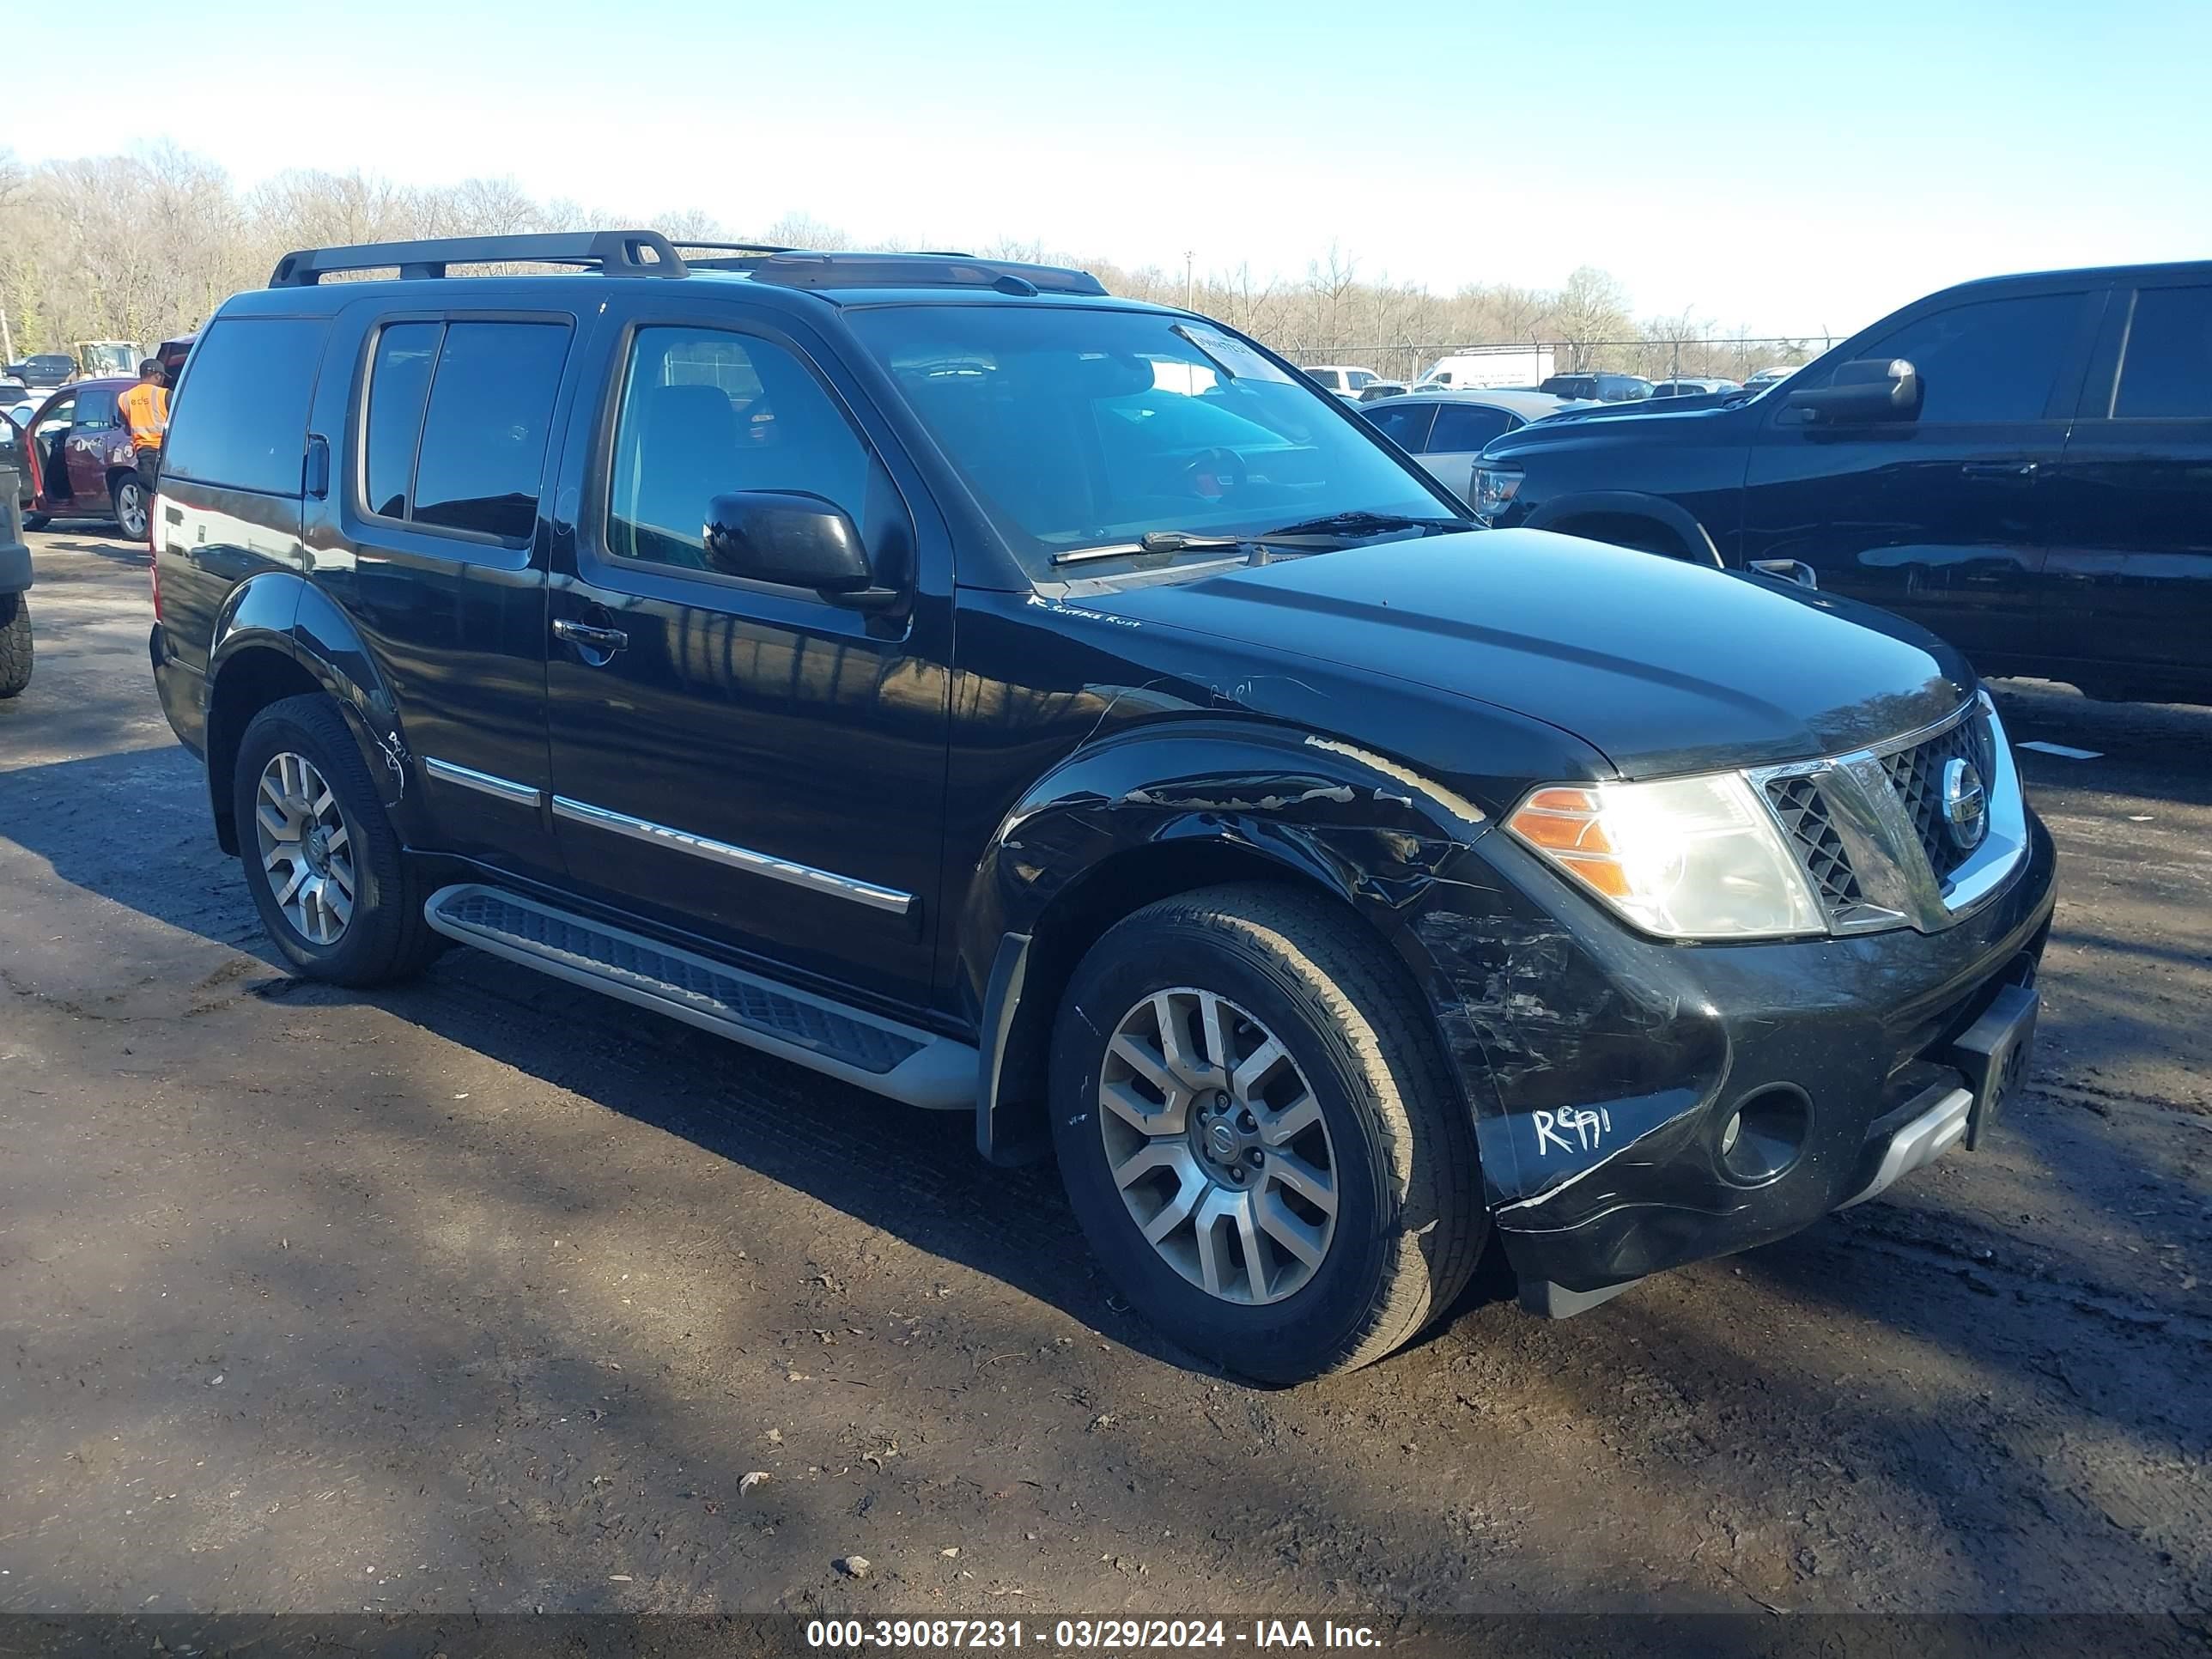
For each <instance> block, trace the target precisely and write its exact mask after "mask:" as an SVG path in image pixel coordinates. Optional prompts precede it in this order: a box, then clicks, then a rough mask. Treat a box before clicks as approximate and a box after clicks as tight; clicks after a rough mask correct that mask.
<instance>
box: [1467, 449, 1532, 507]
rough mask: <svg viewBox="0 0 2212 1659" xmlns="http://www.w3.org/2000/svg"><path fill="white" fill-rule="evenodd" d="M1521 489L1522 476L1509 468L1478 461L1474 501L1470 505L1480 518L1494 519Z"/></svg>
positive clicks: (1475, 469)
mask: <svg viewBox="0 0 2212 1659" xmlns="http://www.w3.org/2000/svg"><path fill="white" fill-rule="evenodd" d="M1520 488H1521V474H1520V472H1519V471H1516V469H1514V468H1512V467H1508V466H1493V465H1486V464H1485V463H1483V462H1480V461H1478V462H1477V463H1476V464H1475V468H1474V500H1473V501H1470V502H1468V505H1469V506H1470V507H1474V510H1475V513H1476V514H1477V515H1478V516H1479V517H1481V518H1485V519H1494V518H1496V517H1497V516H1498V514H1499V513H1503V512H1504V510H1505V507H1506V503H1508V502H1509V501H1511V500H1512V499H1513V497H1514V495H1516V493H1517V492H1518V491H1519V489H1520Z"/></svg>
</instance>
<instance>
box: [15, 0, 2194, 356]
mask: <svg viewBox="0 0 2212 1659" xmlns="http://www.w3.org/2000/svg"><path fill="white" fill-rule="evenodd" d="M134 38H136V39H137V40H140V41H141V42H142V43H143V45H144V46H146V47H147V48H148V50H149V52H150V53H151V54H152V55H153V56H154V57H155V58H156V59H157V60H158V61H159V63H160V64H161V81H160V86H161V93H160V94H159V95H157V96H155V97H151V98H143V99H140V98H133V97H131V96H129V95H125V94H119V93H118V94H117V95H112V96H105V97H101V98H100V99H98V100H87V99H86V98H85V97H84V95H83V94H82V92H80V91H78V90H76V89H75V88H71V87H70V86H69V85H68V84H67V82H68V81H69V79H70V77H64V76H54V77H38V79H39V80H40V82H45V83H46V88H47V89H41V88H39V87H37V86H27V85H26V84H25V83H24V82H20V81H19V82H17V83H16V85H15V87H14V88H12V92H13V96H12V97H11V99H10V100H9V101H10V104H11V118H10V119H9V121H8V122H7V123H6V124H5V126H4V127H0V144H12V145H13V146H14V147H15V149H16V150H17V151H18V152H19V154H21V155H23V156H25V157H26V158H27V159H31V160H40V159H45V158H46V157H49V156H53V155H81V154H90V153H98V152H101V151H108V150H113V149H119V148H122V147H124V145H125V144H126V143H135V142H152V141H158V140H163V139H167V140H172V141H173V142H175V143H179V144H181V145H183V146H184V147H185V148H187V149H191V150H194V151H196V152H197V153H199V154H202V155H206V156H208V157H209V158H210V159H212V160H213V161H216V162H217V163H219V164H220V165H222V167H226V168H227V169H228V170H229V171H230V173H232V174H233V175H234V177H235V178H237V179H240V181H241V182H245V183H251V182H252V181H253V180H255V179H258V178H260V177H262V176H264V175H265V174H267V173H271V172H274V171H276V170H278V169H281V168H283V167H328V168H333V169H337V170H341V171H343V170H349V169H352V168H356V167H359V168H362V169H366V170H370V171H375V172H381V173H386V174H390V175H392V176H394V177H398V178H400V179H407V180H410V181H416V182H433V181H438V182H443V181H450V180H453V179H459V178H463V177H466V176H469V175H471V174H492V175H511V176H512V177H513V178H514V179H516V180H517V181H518V182H519V183H520V184H521V185H523V186H524V187H525V188H526V189H527V190H529V191H532V192H533V193H535V194H538V195H544V196H555V195H559V196H567V197H574V198H576V199H579V200H581V201H583V202H585V203H586V204H608V205H615V206H621V207H624V208H629V209H632V210H642V211H644V212H647V213H650V212H653V211H656V210H662V209H676V208H681V207H686V206H697V207H701V208H703V209H705V210H708V211H709V212H712V213H714V214H715V215H716V216H719V217H720V218H722V219H724V220H725V221H726V222H730V223H732V225H734V226H737V227H738V228H760V227H764V226H766V225H767V224H769V222H772V221H774V220H775V219H776V218H777V217H779V216H781V215H783V214H784V213H786V212H787V211H793V210H797V211H803V212H806V213H809V214H811V215H812V216H815V217H816V218H817V219H820V220H823V221H825V222H830V223H833V224H837V225H841V226H843V227H845V228H848V229H849V230H851V231H853V232H854V233H856V234H863V235H868V234H876V235H896V236H900V237H903V238H907V239H909V240H927V242H928V243H929V244H930V245H933V246H976V245H982V244H987V243H990V242H992V241H994V240H999V239H1000V238H1015V239H1019V240H1024V241H1029V240H1042V242H1043V243H1044V244H1045V245H1046V246H1048V247H1049V248H1054V249H1058V250H1062V251H1066V252H1073V253H1078V254H1090V253H1096V254H1098V255H1103V256H1105V257H1108V258H1113V259H1115V260H1117V261H1119V262H1121V263H1122V264H1144V263H1158V264H1163V265H1170V266H1173V267H1175V268H1178V269H1179V268H1180V267H1181V265H1182V257H1183V254H1184V252H1185V251H1186V250H1188V251H1191V252H1194V254H1195V256H1196V261H1197V264H1198V266H1199V268H1200V270H1228V269H1231V268H1233V267H1235V266H1237V264H1240V263H1249V265H1250V266H1251V268H1252V270H1254V272H1255V276H1260V277H1261V278H1264V277H1265V276H1267V274H1268V273H1270V272H1285V273H1290V274H1297V273H1298V272H1300V271H1303V270H1304V268H1305V265H1306V263H1307V261H1308V260H1309V259H1310V258H1313V257H1315V256H1316V255H1317V254H1321V253H1324V252H1326V251H1327V250H1328V246H1330V244H1331V243H1332V242H1334V244H1336V245H1337V246H1340V248H1342V249H1344V250H1345V251H1346V252H1348V253H1350V254H1351V255H1352V256H1354V257H1355V258H1357V260H1358V268H1359V270H1360V272H1361V274H1363V275H1365V276H1383V275H1388V276H1395V277H1399V278H1403V279H1406V280H1410V281H1415V282H1419V283H1426V284H1427V285H1429V286H1431V287H1432V288H1436V289H1449V288H1453V287H1455V286H1457V285H1458V284H1460V283H1464V282H1473V281H1511V282H1517V283H1527V284H1529V285H1537V286H1541V285H1553V284H1556V283H1558V282H1559V280H1560V279H1561V278H1562V277H1564V276H1565V274H1566V273H1567V271H1568V270H1571V269H1572V268H1573V267H1574V266H1576V265H1577V264H1597V265H1601V266H1603V267H1605V268H1606V269H1607V270H1611V271H1613V273H1614V274H1615V275H1616V276H1619V277H1620V278H1621V280H1622V281H1623V283H1626V286H1627V288H1628V289H1629V291H1630V293H1631V295H1632V298H1633V301H1634V303H1635V307H1636V309H1637V310H1638V313H1640V314H1657V313H1674V312H1678V311H1680V310H1683V309H1685V308H1691V309H1694V310H1695V311H1696V312H1697V313H1699V314H1701V315H1705V316H1708V317H1711V318H1713V319H1716V320H1717V321H1720V322H1722V323H1723V324H1733V323H1738V322H1741V323H1747V324H1749V325H1752V326H1753V328H1754V329H1755V330H1757V331H1774V332H1793V333H1820V332H1833V333H1838V334H1840V333H1844V332H1848V331H1850V330H1851V329H1853V328H1855V327H1857V325H1860V324H1862V323H1864V322H1867V321H1869V320H1871V319H1874V318H1875V317H1876V316H1879V315H1880V314H1881V313H1882V312H1884V311H1886V310H1887V309H1889V308H1890V307H1893V306H1894V305H1897V304H1899V303H1901V302H1903V301H1905V300H1908V299H1911V298H1912V297H1914V296H1915V295H1919V294H1921V293H1923V292H1925V291H1927V290H1928V289H1932V288H1935V287H1938V286H1940V285H1942V284H1943V283H1949V282H1953V281H1956V280H1960V279H1962V278H1965V277H1968V276H1984V275H1990V274H1993V273H1996V272H1999V271H2005V270H2026V269H2034V268H2039V267H2047V266H2052V265H2064V264H2098V263H2105V262H2108V261H2116V260H2122V259H2139V258H2203V257H2212V87H2208V85H2207V82H2206V79H2205V68H2206V65H2207V64H2212V4H2208V3H2205V0H2191V3H2164V0H2140V3H2104V4H2100V3H2081V0H2074V3H2064V4H2053V3H2045V0H2009V3H1991V0H1959V3H1951V4H1944V3H1939V0H1923V3H1917V4H1895V3H1889V0H1879V3H1863V4H1858V5H1850V6H1844V5H1827V4H1791V3H1789V0H1766V3H1762V4H1735V3H1674V4H1662V3H1645V4H1632V3H1630V4H1616V3H1599V0H1588V3H1582V0H1545V3H1533V4H1530V3H1524V4H1520V5H1499V4H1486V3H1480V0H1449V3H1443V4H1431V3H1427V0H1383V3H1366V4H1360V3H1348V0H1328V3H1319V4H1310V3H1304V0H1299V3H1273V4H1256V3H1250V0H1186V3H1182V4H1178V5H1169V4H1155V3H1151V0H1120V3H1115V0H1107V3H1094V4H1091V5H1085V6H1073V5H1067V4H1055V3H1052V0H1041V3H1030V4H1025V5H1018V6H1016V5H1004V6H962V5H939V6H934V7H931V6H924V5H916V4H911V3H908V4H878V3H874V0H839V3H830V4H819V5H804V4H793V3H789V0H780V3H775V4H761V3H757V0H645V3H640V4H636V5H634V6H630V7H618V6H609V5H605V4H603V3H602V4H596V5H593V4H583V3H578V0H532V3H528V4H523V3H517V0H471V3H469V4H466V5H464V4H461V3H457V0H447V3H445V4H427V3H421V0H395V3H385V4H380V5H377V6H374V8H369V7H362V8H358V9H354V8H349V7H344V6H338V5H325V6H320V7H313V6H302V5H301V4H299V3H297V0H287V3H284V4H282V5H279V4H274V3H266V0H181V3H176V4H173V5H170V6H165V7H162V8H159V9H157V13H149V14H147V15H146V16H145V17H144V19H143V21H142V23H141V25H140V26H139V27H137V32H136V35H135V37H134ZM88 108H90V109H96V111H97V118H88Z"/></svg>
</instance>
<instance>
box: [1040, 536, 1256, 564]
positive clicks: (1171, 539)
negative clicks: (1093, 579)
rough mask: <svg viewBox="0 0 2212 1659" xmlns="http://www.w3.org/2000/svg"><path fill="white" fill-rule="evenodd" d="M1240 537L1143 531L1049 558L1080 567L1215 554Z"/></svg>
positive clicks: (1245, 540) (1239, 541) (1246, 539)
mask: <svg viewBox="0 0 2212 1659" xmlns="http://www.w3.org/2000/svg"><path fill="white" fill-rule="evenodd" d="M1249 540H1250V538H1249V537H1244V536H1201V535H1199V534H1197V533H1196V532H1193V531H1188V530H1147V531H1146V532H1145V533H1144V534H1143V535H1141V536H1139V537H1138V538H1137V539H1136V540H1135V541H1133V542H1112V543H1109V544H1107V545H1106V546H1104V547H1071V548H1069V549H1068V550H1067V551H1066V552H1065V553H1055V554H1054V555H1053V556H1052V562H1054V564H1081V563H1084V562H1085V561H1087V560H1091V559H1133V558H1135V557H1137V556H1139V555H1140V554H1145V553H1218V552H1223V551H1225V550H1229V549H1231V548H1237V547H1243V546H1246V545H1248V544H1249Z"/></svg>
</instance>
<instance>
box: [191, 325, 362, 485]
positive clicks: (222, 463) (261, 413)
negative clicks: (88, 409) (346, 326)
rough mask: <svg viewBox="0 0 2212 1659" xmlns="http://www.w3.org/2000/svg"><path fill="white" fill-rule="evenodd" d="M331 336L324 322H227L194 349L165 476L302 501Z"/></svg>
mask: <svg viewBox="0 0 2212 1659" xmlns="http://www.w3.org/2000/svg"><path fill="white" fill-rule="evenodd" d="M329 332H330V322H329V319H326V318H322V317H228V318H225V319H222V321H220V322H217V323H216V324H215V325H213V326H212V327H210V329H209V330H208V331H207V332H206V333H205V334H204V335H202V336H201V337H200V339H199V341H198V343H197V344H196V345H195V346H194V347H193V349H192V356H191V373H190V374H187V375H186V376H185V388H184V390H183V391H182V392H180V395H179V398H178V399H177V407H176V411H175V414H174V416H173V418H172V419H171V421H170V423H169V435H168V441H167V445H166V447H165V448H164V450H163V453H162V457H161V473H162V476H163V477H181V478H190V479H192V480H195V481H197V482H198V483H208V484H220V485H223V486H226V487H228V488H230V489H252V490H258V491H259V492H261V493H262V494H264V495H298V494H299V493H300V462H301V457H302V455H303V454H304V453H305V451H306V448H307V402H308V399H309V398H310V397H311V396H312V395H313V392H314V389H315V370H316V368H317V366H318V365H319V363H320V362H321V361H322V356H323V340H324V337H325V336H326V335H327V334H328V333H329Z"/></svg>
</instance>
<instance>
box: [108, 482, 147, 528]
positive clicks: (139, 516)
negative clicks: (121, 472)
mask: <svg viewBox="0 0 2212 1659" xmlns="http://www.w3.org/2000/svg"><path fill="white" fill-rule="evenodd" d="M115 523H116V527H117V528H118V529H119V530H121V531H122V532H123V534H124V537H125V539H126V540H129V541H134V542H139V541H143V540H145V539H146V487H145V486H144V485H143V484H142V483H139V482H138V481H137V479H135V478H126V479H125V480H124V481H123V482H122V483H119V484H118V485H116V487H115Z"/></svg>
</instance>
